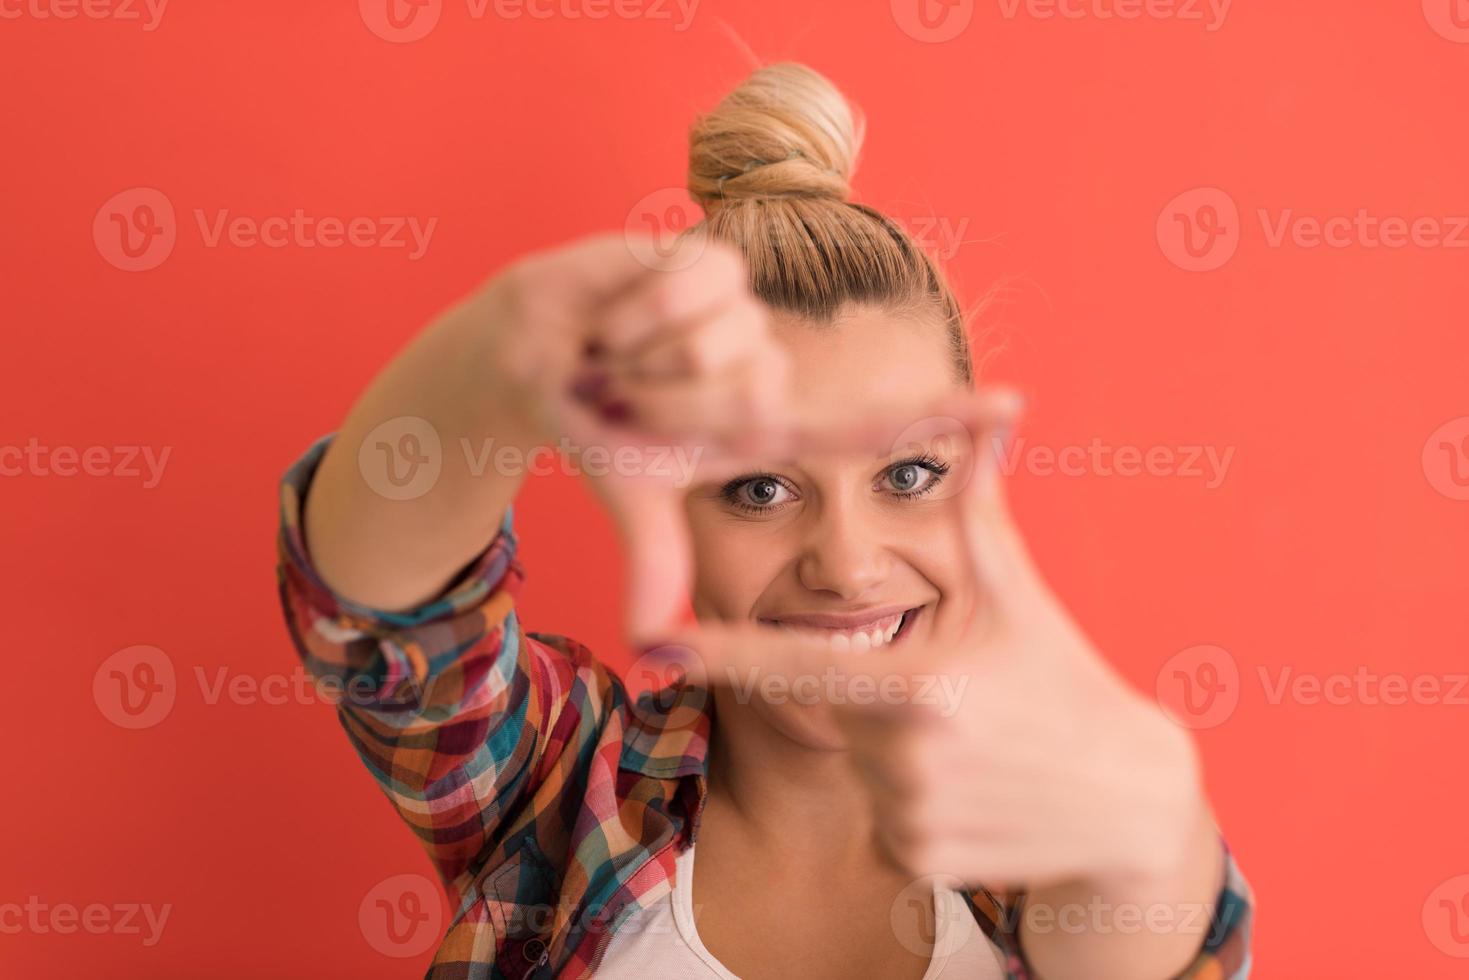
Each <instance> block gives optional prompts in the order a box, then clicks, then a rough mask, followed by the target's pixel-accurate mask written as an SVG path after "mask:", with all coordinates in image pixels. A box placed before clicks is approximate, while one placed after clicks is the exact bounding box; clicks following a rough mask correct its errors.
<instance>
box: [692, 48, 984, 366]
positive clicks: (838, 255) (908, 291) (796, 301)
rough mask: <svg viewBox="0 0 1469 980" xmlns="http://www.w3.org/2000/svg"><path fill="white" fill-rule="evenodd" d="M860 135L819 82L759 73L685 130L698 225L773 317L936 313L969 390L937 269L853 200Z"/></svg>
mask: <svg viewBox="0 0 1469 980" xmlns="http://www.w3.org/2000/svg"><path fill="white" fill-rule="evenodd" d="M862 137H863V123H862V120H861V118H860V117H858V116H854V114H853V110H852V107H851V106H850V105H849V104H848V103H847V100H846V99H845V98H843V96H842V94H841V93H840V92H839V91H837V89H836V87H835V86H833V85H832V83H831V82H829V81H827V79H826V78H824V77H823V76H821V75H819V74H817V73H816V72H815V71H812V70H811V69H810V68H807V67H806V66H804V65H798V64H789V63H787V64H776V65H770V66H767V67H765V68H761V69H759V70H758V71H756V72H755V73H754V74H752V75H751V76H750V77H749V78H747V79H746V80H745V81H744V82H743V83H742V84H740V85H739V87H737V88H736V89H735V90H734V91H733V92H731V93H729V95H727V96H725V98H724V100H723V101H722V102H720V103H719V105H718V106H716V107H715V109H714V110H713V111H712V112H710V113H709V114H707V115H705V116H703V117H701V118H700V119H699V120H698V121H696V122H695V123H694V126H693V128H692V130H691V131H690V133H689V175H688V187H689V193H690V194H692V195H693V197H694V199H695V200H696V201H698V202H699V204H700V206H702V207H703V209H704V213H705V218H704V220H703V221H702V222H701V223H700V225H699V226H697V227H696V228H695V229H692V230H693V231H695V232H698V233H702V234H707V235H709V236H710V237H712V238H715V239H717V240H720V241H724V242H727V243H729V244H731V245H733V246H735V247H736V248H738V249H739V250H740V251H741V252H743V253H744V256H745V261H746V263H747V264H748V266H749V269H750V284H751V288H752V290H753V291H754V293H755V295H757V296H759V297H760V298H761V299H762V300H764V301H765V302H766V303H767V304H769V305H770V306H772V307H773V308H775V309H777V310H781V311H785V312H789V313H792V314H796V315H798V316H800V317H803V318H806V319H809V320H813V321H816V322H818V323H826V324H829V323H831V322H832V321H833V320H834V319H835V318H836V316H837V315H838V314H839V313H840V312H841V311H842V310H843V309H844V308H845V307H848V306H851V305H873V306H878V307H882V308H887V309H891V310H894V311H895V312H899V313H910V314H918V315H930V316H935V317H936V318H937V319H939V320H940V321H941V322H942V324H943V327H944V329H945V331H946V333H947V337H948V342H949V346H950V350H951V353H952V355H953V361H954V366H955V370H956V373H957V374H958V376H959V379H960V380H961V381H962V382H964V383H966V384H968V383H970V382H971V381H972V375H973V367H972V365H971V362H970V355H969V340H968V334H967V332H966V330H965V323H964V314H963V311H962V309H961V307H960V306H959V302H958V299H957V298H956V297H955V295H954V293H953V290H952V289H950V287H949V284H948V282H947V281H946V279H945V278H944V275H943V272H942V270H940V269H939V267H938V265H937V264H936V263H935V262H934V261H933V259H932V258H930V257H929V255H928V254H927V253H926V252H924V251H923V250H922V249H921V248H919V247H918V245H917V244H916V243H914V241H913V239H912V238H911V237H909V235H908V233H907V231H905V230H904V229H903V227H902V226H901V225H899V224H898V223H897V222H896V221H894V220H892V219H891V218H889V217H887V216H886V215H884V214H882V213H881V212H879V211H877V210H876V209H875V208H871V207H868V206H867V205H864V204H857V203H853V202H852V201H850V200H849V198H850V195H851V178H852V172H853V170H854V169H855V168H856V162H857V154H858V151H859V150H860V149H861V145H862Z"/></svg>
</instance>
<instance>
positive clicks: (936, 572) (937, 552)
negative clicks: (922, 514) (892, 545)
mask: <svg viewBox="0 0 1469 980" xmlns="http://www.w3.org/2000/svg"><path fill="white" fill-rule="evenodd" d="M897 554H898V555H899V556H900V557H901V558H902V560H903V561H904V562H905V563H906V564H908V565H909V566H910V567H911V568H912V569H913V570H914V571H915V572H917V573H918V576H919V577H920V578H922V579H923V580H924V581H925V582H927V583H928V584H929V585H930V586H932V587H933V588H934V589H935V590H936V591H937V592H938V598H940V599H941V600H947V599H967V598H968V597H969V595H970V592H971V591H972V589H973V576H972V575H971V574H970V572H969V567H968V566H969V559H968V556H967V555H966V554H965V553H964V549H963V546H962V544H961V540H960V538H959V535H958V533H957V531H956V529H955V527H954V524H953V522H952V521H950V520H946V519H943V518H942V517H939V516H937V515H934V518H933V519H931V520H929V519H925V520H921V521H912V522H910V523H909V524H908V526H907V527H906V528H905V530H904V536H903V544H902V545H901V547H900V548H899V549H897Z"/></svg>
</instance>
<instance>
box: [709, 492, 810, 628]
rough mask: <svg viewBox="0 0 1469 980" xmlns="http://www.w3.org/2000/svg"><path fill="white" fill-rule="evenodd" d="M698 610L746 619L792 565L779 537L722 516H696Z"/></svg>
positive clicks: (717, 615)
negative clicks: (772, 584)
mask: <svg viewBox="0 0 1469 980" xmlns="http://www.w3.org/2000/svg"><path fill="white" fill-rule="evenodd" d="M690 538H691V540H692V541H693V547H694V576H695V580H694V609H695V611H696V612H698V613H700V614H701V615H713V616H716V617H718V618H720V619H744V618H745V617H747V616H748V615H749V614H750V610H751V609H753V608H754V606H755V603H756V602H757V601H758V600H759V598H760V596H761V595H762V594H763V593H764V592H765V590H766V589H767V588H768V587H769V586H770V585H771V583H772V582H774V581H775V580H776V579H777V578H778V577H779V576H780V574H781V569H783V568H784V567H786V565H787V564H789V556H788V555H787V553H786V546H785V545H784V544H783V543H782V541H781V539H780V538H779V536H778V535H775V534H772V533H770V532H769V530H768V529H765V528H761V527H759V526H758V525H749V524H743V523H740V522H737V521H731V520H729V519H728V518H727V517H725V516H724V515H722V514H691V515H690Z"/></svg>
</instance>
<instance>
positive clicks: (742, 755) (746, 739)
mask: <svg viewBox="0 0 1469 980" xmlns="http://www.w3.org/2000/svg"><path fill="white" fill-rule="evenodd" d="M715 702H716V710H715V713H714V717H715V719H716V723H715V726H714V730H713V733H712V735H711V743H710V752H709V798H708V801H707V803H706V807H707V809H708V811H709V815H712V816H713V817H714V824H715V826H716V827H718V828H719V830H718V832H719V833H721V834H724V833H733V834H737V835H739V836H741V837H744V838H746V839H747V840H749V842H750V843H751V844H753V845H756V846H758V847H760V848H762V849H765V850H766V853H771V852H774V853H779V854H782V855H788V856H789V859H790V861H791V863H793V864H797V865H805V864H814V865H817V866H819V867H821V868H823V869H826V872H827V873H828V874H829V873H830V869H831V868H832V867H833V866H834V865H835V866H839V865H841V864H848V865H852V864H858V865H861V864H870V863H871V862H872V861H873V860H874V859H875V858H876V850H875V848H874V847H873V836H872V834H873V822H872V802H871V801H872V797H871V793H870V791H869V790H868V789H867V788H866V786H865V785H864V784H863V783H862V781H861V779H860V777H859V776H858V775H857V772H856V770H855V769H854V768H853V767H852V762H851V755H850V753H849V752H848V751H846V750H845V749H841V748H830V747H822V746H816V745H812V744H810V743H807V742H801V741H797V740H796V739H794V738H792V737H790V736H789V735H787V734H786V733H784V732H782V731H781V730H780V729H778V728H776V727H775V726H774V725H772V724H771V723H770V722H769V720H767V719H766V718H765V717H764V716H763V715H762V714H761V712H760V711H759V710H757V709H755V708H754V707H752V706H751V705H750V704H741V703H739V702H737V701H736V700H735V699H734V698H732V697H730V692H729V691H727V690H722V689H720V690H716V691H715ZM708 824H709V820H708V816H707V815H706V818H705V820H704V821H703V825H704V826H705V827H706V828H707V826H708Z"/></svg>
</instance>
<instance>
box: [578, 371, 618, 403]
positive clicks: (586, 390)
mask: <svg viewBox="0 0 1469 980" xmlns="http://www.w3.org/2000/svg"><path fill="white" fill-rule="evenodd" d="M611 381H612V376H611V375H609V374H608V373H607V372H606V371H603V370H600V369H590V370H586V371H583V372H582V373H581V374H579V375H577V377H576V380H574V381H573V382H572V383H571V394H572V397H574V398H576V399H577V400H578V401H582V402H588V403H591V402H596V401H599V400H601V398H602V395H603V394H604V393H605V392H606V391H607V385H608V384H610V383H611Z"/></svg>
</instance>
